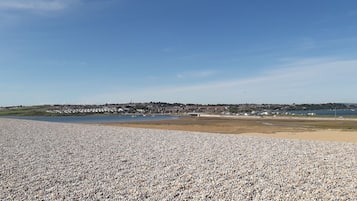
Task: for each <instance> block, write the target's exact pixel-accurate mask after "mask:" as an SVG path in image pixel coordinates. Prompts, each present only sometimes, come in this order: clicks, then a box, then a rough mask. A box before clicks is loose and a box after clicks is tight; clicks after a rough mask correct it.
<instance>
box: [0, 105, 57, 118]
mask: <svg viewBox="0 0 357 201" xmlns="http://www.w3.org/2000/svg"><path fill="white" fill-rule="evenodd" d="M46 110H47V108H45V107H43V106H32V107H18V108H11V109H3V110H0V116H49V115H51V114H50V113H48V112H46Z"/></svg>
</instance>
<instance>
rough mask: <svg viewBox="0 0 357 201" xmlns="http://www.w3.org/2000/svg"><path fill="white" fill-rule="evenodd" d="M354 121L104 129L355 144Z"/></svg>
mask: <svg viewBox="0 0 357 201" xmlns="http://www.w3.org/2000/svg"><path fill="white" fill-rule="evenodd" d="M356 121H357V119H334V118H319V117H291V118H290V117H288V118H287V117H266V116H264V117H259V116H247V117H246V116H223V115H201V116H200V117H187V116H184V117H180V118H178V119H176V120H164V121H146V122H122V123H105V124H102V125H106V126H120V127H134V128H149V129H163V130H180V131H193V132H207V133H221V134H239V135H251V136H259V137H273V138H285V139H298V140H318V141H336V142H352V143H357V122H356Z"/></svg>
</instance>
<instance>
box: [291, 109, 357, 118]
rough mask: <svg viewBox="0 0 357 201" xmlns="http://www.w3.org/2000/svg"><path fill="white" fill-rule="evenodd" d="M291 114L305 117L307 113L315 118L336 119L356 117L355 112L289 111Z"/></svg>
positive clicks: (356, 112)
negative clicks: (330, 117) (333, 117)
mask: <svg viewBox="0 0 357 201" xmlns="http://www.w3.org/2000/svg"><path fill="white" fill-rule="evenodd" d="M289 113H291V114H297V115H307V114H308V113H314V114H316V116H337V117H341V116H342V117H349V116H357V110H336V111H335V110H300V111H290V112H289Z"/></svg>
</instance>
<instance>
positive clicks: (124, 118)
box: [6, 115, 178, 123]
mask: <svg viewBox="0 0 357 201" xmlns="http://www.w3.org/2000/svg"><path fill="white" fill-rule="evenodd" d="M6 118H14V119H26V120H35V121H48V122H60V123H115V122H136V121H160V120H174V119H177V118H178V117H176V116H169V115H146V116H143V115H137V116H130V115H90V116H7V117H6Z"/></svg>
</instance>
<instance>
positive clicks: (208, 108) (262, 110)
mask: <svg viewBox="0 0 357 201" xmlns="http://www.w3.org/2000/svg"><path fill="white" fill-rule="evenodd" d="M341 109H345V110H356V109H357V104H346V103H325V104H183V103H165V102H149V103H123V104H103V105H40V106H21V105H20V106H10V107H0V115H53V116H55V115H91V114H108V115H110V114H122V115H156V114H163V115H195V114H200V113H205V114H219V115H243V116H253V115H255V116H256V115H295V113H294V111H307V113H306V114H307V115H311V116H312V115H315V114H314V113H313V112H308V111H313V110H341Z"/></svg>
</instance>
